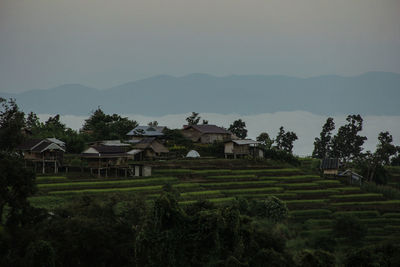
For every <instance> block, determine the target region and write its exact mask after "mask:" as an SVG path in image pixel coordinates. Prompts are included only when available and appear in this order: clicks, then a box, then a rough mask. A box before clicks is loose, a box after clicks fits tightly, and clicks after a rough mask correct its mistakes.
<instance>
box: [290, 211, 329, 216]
mask: <svg viewBox="0 0 400 267" xmlns="http://www.w3.org/2000/svg"><path fill="white" fill-rule="evenodd" d="M331 213H332V212H331V211H330V210H327V209H313V210H293V211H289V214H290V215H291V216H294V217H299V216H321V217H322V216H330V215H331Z"/></svg>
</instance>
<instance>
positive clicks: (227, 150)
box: [224, 142, 233, 154]
mask: <svg viewBox="0 0 400 267" xmlns="http://www.w3.org/2000/svg"><path fill="white" fill-rule="evenodd" d="M224 152H225V154H233V142H229V143H225V148H224Z"/></svg>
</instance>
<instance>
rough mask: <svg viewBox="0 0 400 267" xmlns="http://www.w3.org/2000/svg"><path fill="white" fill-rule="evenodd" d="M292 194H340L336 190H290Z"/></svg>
mask: <svg viewBox="0 0 400 267" xmlns="http://www.w3.org/2000/svg"><path fill="white" fill-rule="evenodd" d="M290 192H291V193H296V194H299V195H331V194H337V193H338V191H337V190H336V189H312V190H290Z"/></svg>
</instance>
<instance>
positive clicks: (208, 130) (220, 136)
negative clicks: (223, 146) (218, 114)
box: [182, 124, 232, 144]
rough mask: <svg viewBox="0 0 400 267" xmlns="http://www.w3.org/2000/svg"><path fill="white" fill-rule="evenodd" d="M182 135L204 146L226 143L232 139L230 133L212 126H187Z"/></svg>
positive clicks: (184, 127)
mask: <svg viewBox="0 0 400 267" xmlns="http://www.w3.org/2000/svg"><path fill="white" fill-rule="evenodd" d="M182 134H183V136H185V137H186V138H188V139H190V140H192V141H193V142H196V143H202V144H212V143H214V142H218V141H219V142H225V141H228V140H231V139H232V133H231V132H230V131H228V130H226V129H224V128H222V127H218V126H216V125H212V124H202V125H185V126H183V130H182Z"/></svg>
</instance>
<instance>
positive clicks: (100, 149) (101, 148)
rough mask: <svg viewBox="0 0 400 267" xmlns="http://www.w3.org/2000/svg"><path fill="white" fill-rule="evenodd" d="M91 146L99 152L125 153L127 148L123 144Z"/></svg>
mask: <svg viewBox="0 0 400 267" xmlns="http://www.w3.org/2000/svg"><path fill="white" fill-rule="evenodd" d="M91 148H93V149H95V150H96V151H97V152H98V153H100V154H120V153H125V152H126V151H127V150H128V149H127V148H126V147H124V146H104V145H98V146H91Z"/></svg>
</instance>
